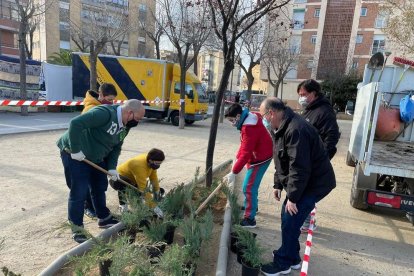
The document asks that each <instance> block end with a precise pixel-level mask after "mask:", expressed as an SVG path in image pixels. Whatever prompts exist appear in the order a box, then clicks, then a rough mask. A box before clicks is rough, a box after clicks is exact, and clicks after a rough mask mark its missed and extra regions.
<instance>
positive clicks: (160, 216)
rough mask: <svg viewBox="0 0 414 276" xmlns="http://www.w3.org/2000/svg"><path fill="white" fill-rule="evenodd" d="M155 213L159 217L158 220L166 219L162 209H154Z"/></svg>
mask: <svg viewBox="0 0 414 276" xmlns="http://www.w3.org/2000/svg"><path fill="white" fill-rule="evenodd" d="M153 211H154V213H155V214H156V215H157V217H158V218H160V219H162V218H164V212H163V211H162V210H161V209H160V207H158V206H157V207H155V208H154V209H153Z"/></svg>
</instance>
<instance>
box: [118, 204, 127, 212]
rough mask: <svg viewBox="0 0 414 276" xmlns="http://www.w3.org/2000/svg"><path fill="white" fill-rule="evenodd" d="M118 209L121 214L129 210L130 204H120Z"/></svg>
mask: <svg viewBox="0 0 414 276" xmlns="http://www.w3.org/2000/svg"><path fill="white" fill-rule="evenodd" d="M118 210H119V212H120V213H121V214H122V213H125V212H128V204H123V205H122V204H121V205H119V207H118Z"/></svg>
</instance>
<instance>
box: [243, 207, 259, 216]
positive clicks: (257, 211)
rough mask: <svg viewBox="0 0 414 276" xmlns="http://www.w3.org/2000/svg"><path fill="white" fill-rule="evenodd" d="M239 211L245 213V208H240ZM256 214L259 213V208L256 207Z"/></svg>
mask: <svg viewBox="0 0 414 276" xmlns="http://www.w3.org/2000/svg"><path fill="white" fill-rule="evenodd" d="M240 209H241V210H242V211H245V210H246V207H244V206H242V207H241V208H240ZM257 213H259V207H257V208H256V214H257Z"/></svg>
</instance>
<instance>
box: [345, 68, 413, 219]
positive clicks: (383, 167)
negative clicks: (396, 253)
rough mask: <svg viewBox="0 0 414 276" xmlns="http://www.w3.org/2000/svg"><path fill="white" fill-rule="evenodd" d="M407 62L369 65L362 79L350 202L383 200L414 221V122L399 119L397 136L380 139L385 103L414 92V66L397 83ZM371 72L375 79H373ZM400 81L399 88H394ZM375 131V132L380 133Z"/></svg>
mask: <svg viewBox="0 0 414 276" xmlns="http://www.w3.org/2000/svg"><path fill="white" fill-rule="evenodd" d="M403 70H404V68H403V67H398V66H386V67H385V70H384V72H383V75H382V78H381V80H380V82H375V81H377V80H378V78H379V75H380V70H377V71H374V72H373V71H372V69H369V68H366V69H365V71H364V78H363V83H361V84H360V85H359V89H358V94H357V100H356V104H355V112H354V119H353V122H352V130H351V137H350V143H349V149H348V155H347V160H346V163H347V165H349V166H353V167H355V169H354V176H353V180H352V191H351V199H350V203H351V205H352V206H353V207H354V208H357V209H367V208H368V207H370V206H381V207H387V208H393V209H399V210H401V211H404V212H406V214H407V218H408V219H409V220H410V222H411V223H413V225H414V219H413V215H414V127H413V122H411V123H409V124H408V123H403V122H399V124H401V126H400V127H401V128H400V129H401V130H400V131H399V132H398V136H397V137H396V138H393V139H391V140H390V139H388V141H384V140H380V139H377V137H378V135H376V131H377V128H378V127H377V122H378V121H379V122H380V123H379V124H385V125H386V124H388V123H389V122H387V121H386V120H384V119H383V118H381V119H380V120H378V118H379V117H381V116H379V113H380V112H381V108H384V106H387V108H398V106H399V103H400V100H401V98H402V97H404V96H405V95H407V94H409V93H410V92H413V95H414V70H408V71H406V73H405V74H404V77H403V78H402V79H401V81H400V84H399V85H398V86H397V83H398V82H399V80H400V78H401V75H402V73H403ZM371 74H374V77H373V78H372V79H373V81H374V82H369V80H370V79H371V78H370V76H371ZM396 87H398V89H396ZM376 136H377V137H376Z"/></svg>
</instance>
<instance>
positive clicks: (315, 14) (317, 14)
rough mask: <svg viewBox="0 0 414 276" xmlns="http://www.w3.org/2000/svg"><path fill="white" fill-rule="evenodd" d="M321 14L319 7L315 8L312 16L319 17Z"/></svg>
mask: <svg viewBox="0 0 414 276" xmlns="http://www.w3.org/2000/svg"><path fill="white" fill-rule="evenodd" d="M320 15H321V9H315V13H314V14H313V16H314V17H319V16H320Z"/></svg>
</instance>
